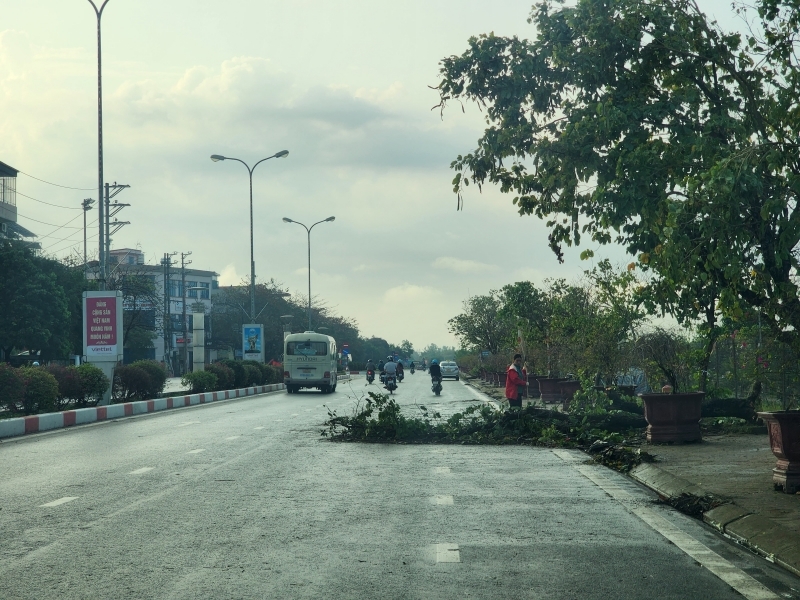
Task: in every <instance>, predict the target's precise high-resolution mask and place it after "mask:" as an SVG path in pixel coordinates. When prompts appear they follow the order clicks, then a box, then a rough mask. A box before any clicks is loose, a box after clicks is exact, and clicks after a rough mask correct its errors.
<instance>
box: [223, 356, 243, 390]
mask: <svg viewBox="0 0 800 600" xmlns="http://www.w3.org/2000/svg"><path fill="white" fill-rule="evenodd" d="M219 362H220V364H223V365H225V366H226V367H228V368H229V369H230V370H231V371H233V375H234V382H233V385H234V386H235V387H237V388H243V387H247V373H246V372H245V370H244V364H243V363H242V361H240V360H230V359H226V360H221V361H219Z"/></svg>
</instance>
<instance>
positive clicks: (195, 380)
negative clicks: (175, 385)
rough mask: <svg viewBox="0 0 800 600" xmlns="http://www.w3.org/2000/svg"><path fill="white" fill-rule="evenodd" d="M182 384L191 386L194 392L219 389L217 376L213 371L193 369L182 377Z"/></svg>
mask: <svg viewBox="0 0 800 600" xmlns="http://www.w3.org/2000/svg"><path fill="white" fill-rule="evenodd" d="M181 385H184V386H187V387H189V388H190V389H191V392H192V393H193V394H199V393H202V392H212V391H214V390H215V389H217V376H216V375H215V374H214V373H212V372H211V371H192V372H191V373H186V375H184V376H183V377H181Z"/></svg>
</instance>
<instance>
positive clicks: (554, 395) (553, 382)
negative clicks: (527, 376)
mask: <svg viewBox="0 0 800 600" xmlns="http://www.w3.org/2000/svg"><path fill="white" fill-rule="evenodd" d="M566 380H567V379H566V378H565V377H561V378H556V377H541V378H539V392H541V394H542V402H544V403H545V404H547V403H548V402H550V403H552V404H555V403H557V402H561V382H562V381H566Z"/></svg>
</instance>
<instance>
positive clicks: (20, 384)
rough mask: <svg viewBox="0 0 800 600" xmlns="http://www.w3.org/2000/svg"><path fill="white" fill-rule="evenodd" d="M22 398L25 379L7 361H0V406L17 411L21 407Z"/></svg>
mask: <svg viewBox="0 0 800 600" xmlns="http://www.w3.org/2000/svg"><path fill="white" fill-rule="evenodd" d="M24 399H25V380H24V379H23V377H22V373H21V372H20V370H19V369H15V368H14V367H12V366H11V365H9V364H8V363H0V408H6V409H7V410H8V411H9V412H12V413H14V412H18V411H19V410H21V409H22V401H23V400H24Z"/></svg>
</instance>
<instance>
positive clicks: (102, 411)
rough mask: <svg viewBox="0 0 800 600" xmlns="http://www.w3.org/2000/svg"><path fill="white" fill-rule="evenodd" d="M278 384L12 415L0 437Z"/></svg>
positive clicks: (189, 403)
mask: <svg viewBox="0 0 800 600" xmlns="http://www.w3.org/2000/svg"><path fill="white" fill-rule="evenodd" d="M284 388H285V386H284V385H283V384H282V383H273V384H270V385H258V386H255V387H248V388H240V389H236V390H225V391H220V392H205V393H203V394H191V395H188V396H170V397H169V398H155V399H153V400H140V401H138V402H125V403H123V404H109V405H107V406H93V407H91V408H77V409H75V410H65V411H62V412H57V413H44V414H41V415H32V416H30V417H15V418H13V419H3V420H0V439H2V438H9V437H16V436H20V435H25V434H28V433H38V432H40V431H49V430H51V429H62V428H64V427H71V426H73V425H85V424H86V423H95V422H97V421H108V420H110V419H119V418H122V417H129V416H132V415H142V414H146V413H151V412H157V411H160V410H168V409H171V408H182V407H185V406H193V405H196V404H207V403H209V402H215V401H218V400H228V399H230V398H244V397H246V396H255V395H257V394H265V393H267V392H276V391H278V390H282V389H284Z"/></svg>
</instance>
